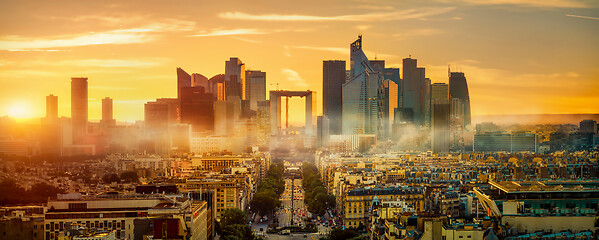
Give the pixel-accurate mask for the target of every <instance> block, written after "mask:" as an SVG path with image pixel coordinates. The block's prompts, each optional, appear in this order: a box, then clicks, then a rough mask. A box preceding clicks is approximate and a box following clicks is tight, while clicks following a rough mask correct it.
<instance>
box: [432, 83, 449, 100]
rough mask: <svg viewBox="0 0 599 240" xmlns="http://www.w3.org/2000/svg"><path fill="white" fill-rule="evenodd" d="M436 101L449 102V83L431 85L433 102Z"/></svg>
mask: <svg viewBox="0 0 599 240" xmlns="http://www.w3.org/2000/svg"><path fill="white" fill-rule="evenodd" d="M434 100H449V85H447V83H433V84H431V102H432V101H434Z"/></svg>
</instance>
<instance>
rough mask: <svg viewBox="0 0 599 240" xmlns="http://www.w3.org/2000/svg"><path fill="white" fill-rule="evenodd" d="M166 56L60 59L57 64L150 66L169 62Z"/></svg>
mask: <svg viewBox="0 0 599 240" xmlns="http://www.w3.org/2000/svg"><path fill="white" fill-rule="evenodd" d="M169 61H170V60H169V59H166V58H152V59H80V60H65V61H59V62H57V63H56V65H67V66H78V67H110V68H114V67H133V68H148V67H155V66H160V65H163V64H165V63H167V62H169Z"/></svg>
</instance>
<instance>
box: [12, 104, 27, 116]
mask: <svg viewBox="0 0 599 240" xmlns="http://www.w3.org/2000/svg"><path fill="white" fill-rule="evenodd" d="M29 113H30V112H29V109H28V106H27V104H25V103H15V104H13V105H12V106H10V107H9V108H8V112H7V114H8V115H9V116H11V117H14V118H27V117H29Z"/></svg>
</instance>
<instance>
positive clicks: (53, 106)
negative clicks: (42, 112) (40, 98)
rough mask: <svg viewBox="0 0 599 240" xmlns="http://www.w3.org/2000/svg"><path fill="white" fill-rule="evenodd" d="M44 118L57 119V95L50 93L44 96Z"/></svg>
mask: <svg viewBox="0 0 599 240" xmlns="http://www.w3.org/2000/svg"><path fill="white" fill-rule="evenodd" d="M46 120H47V121H50V122H56V121H57V120H58V96H54V95H52V94H50V95H48V96H46Z"/></svg>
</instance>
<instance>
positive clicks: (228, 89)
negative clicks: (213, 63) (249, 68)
mask: <svg viewBox="0 0 599 240" xmlns="http://www.w3.org/2000/svg"><path fill="white" fill-rule="evenodd" d="M245 85H246V82H245V64H244V63H243V62H241V60H240V59H239V58H236V57H232V58H230V59H229V61H226V62H225V96H226V98H229V97H231V96H238V97H239V99H240V100H246V98H245V97H246V96H245V90H246V89H245Z"/></svg>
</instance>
